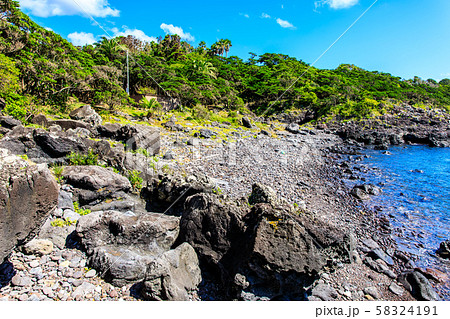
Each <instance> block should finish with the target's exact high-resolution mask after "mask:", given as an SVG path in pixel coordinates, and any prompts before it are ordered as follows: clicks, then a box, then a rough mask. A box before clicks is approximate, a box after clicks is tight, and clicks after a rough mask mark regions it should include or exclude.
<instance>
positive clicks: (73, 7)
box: [19, 0, 120, 18]
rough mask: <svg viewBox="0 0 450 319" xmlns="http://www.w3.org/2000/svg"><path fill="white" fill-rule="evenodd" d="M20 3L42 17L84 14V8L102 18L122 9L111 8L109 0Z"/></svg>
mask: <svg viewBox="0 0 450 319" xmlns="http://www.w3.org/2000/svg"><path fill="white" fill-rule="evenodd" d="M19 3H20V6H21V7H22V8H23V9H26V10H30V12H31V14H32V15H35V16H37V17H42V18H47V17H52V16H71V15H83V14H84V12H83V10H84V11H86V12H87V13H89V14H90V15H92V16H93V17H100V18H104V17H107V16H112V17H118V16H119V15H120V11H119V10H117V9H113V8H111V7H110V6H109V3H108V1H107V0H76V3H75V2H74V1H73V0H19ZM77 3H78V5H79V6H78V5H77ZM80 7H82V8H83V9H81V8H80Z"/></svg>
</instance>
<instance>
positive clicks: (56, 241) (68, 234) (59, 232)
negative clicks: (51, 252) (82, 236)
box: [38, 218, 75, 249]
mask: <svg viewBox="0 0 450 319" xmlns="http://www.w3.org/2000/svg"><path fill="white" fill-rule="evenodd" d="M74 231H75V226H65V227H55V226H52V225H51V219H50V218H48V219H47V220H46V221H45V223H44V225H43V226H42V227H41V230H40V232H39V236H38V237H39V238H40V239H46V240H49V241H51V242H52V243H53V245H54V246H56V247H58V248H59V249H63V248H64V247H66V246H67V244H68V243H70V242H71V239H72V235H73V233H74Z"/></svg>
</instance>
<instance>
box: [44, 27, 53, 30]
mask: <svg viewBox="0 0 450 319" xmlns="http://www.w3.org/2000/svg"><path fill="white" fill-rule="evenodd" d="M44 29H45V30H47V31H53V29H52V28H49V27H45V28H44Z"/></svg>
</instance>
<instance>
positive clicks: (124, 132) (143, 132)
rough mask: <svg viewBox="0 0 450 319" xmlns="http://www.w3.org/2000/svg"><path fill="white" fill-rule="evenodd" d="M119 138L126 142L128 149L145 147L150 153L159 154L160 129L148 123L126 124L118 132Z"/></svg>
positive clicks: (133, 149)
mask: <svg viewBox="0 0 450 319" xmlns="http://www.w3.org/2000/svg"><path fill="white" fill-rule="evenodd" d="M117 139H118V140H121V141H122V142H124V143H125V144H126V149H127V150H128V151H136V150H138V149H144V150H146V151H147V152H148V154H150V155H157V154H158V153H159V151H160V149H161V138H160V129H159V128H157V127H152V126H146V125H134V126H131V125H125V126H122V127H121V128H120V130H119V132H118V138H117Z"/></svg>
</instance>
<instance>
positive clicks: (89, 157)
mask: <svg viewBox="0 0 450 319" xmlns="http://www.w3.org/2000/svg"><path fill="white" fill-rule="evenodd" d="M67 158H68V160H69V164H70V165H74V166H83V165H98V154H95V153H94V151H93V150H92V149H90V150H89V152H88V154H81V153H75V152H71V153H70V154H69V156H68V157H67Z"/></svg>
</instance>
